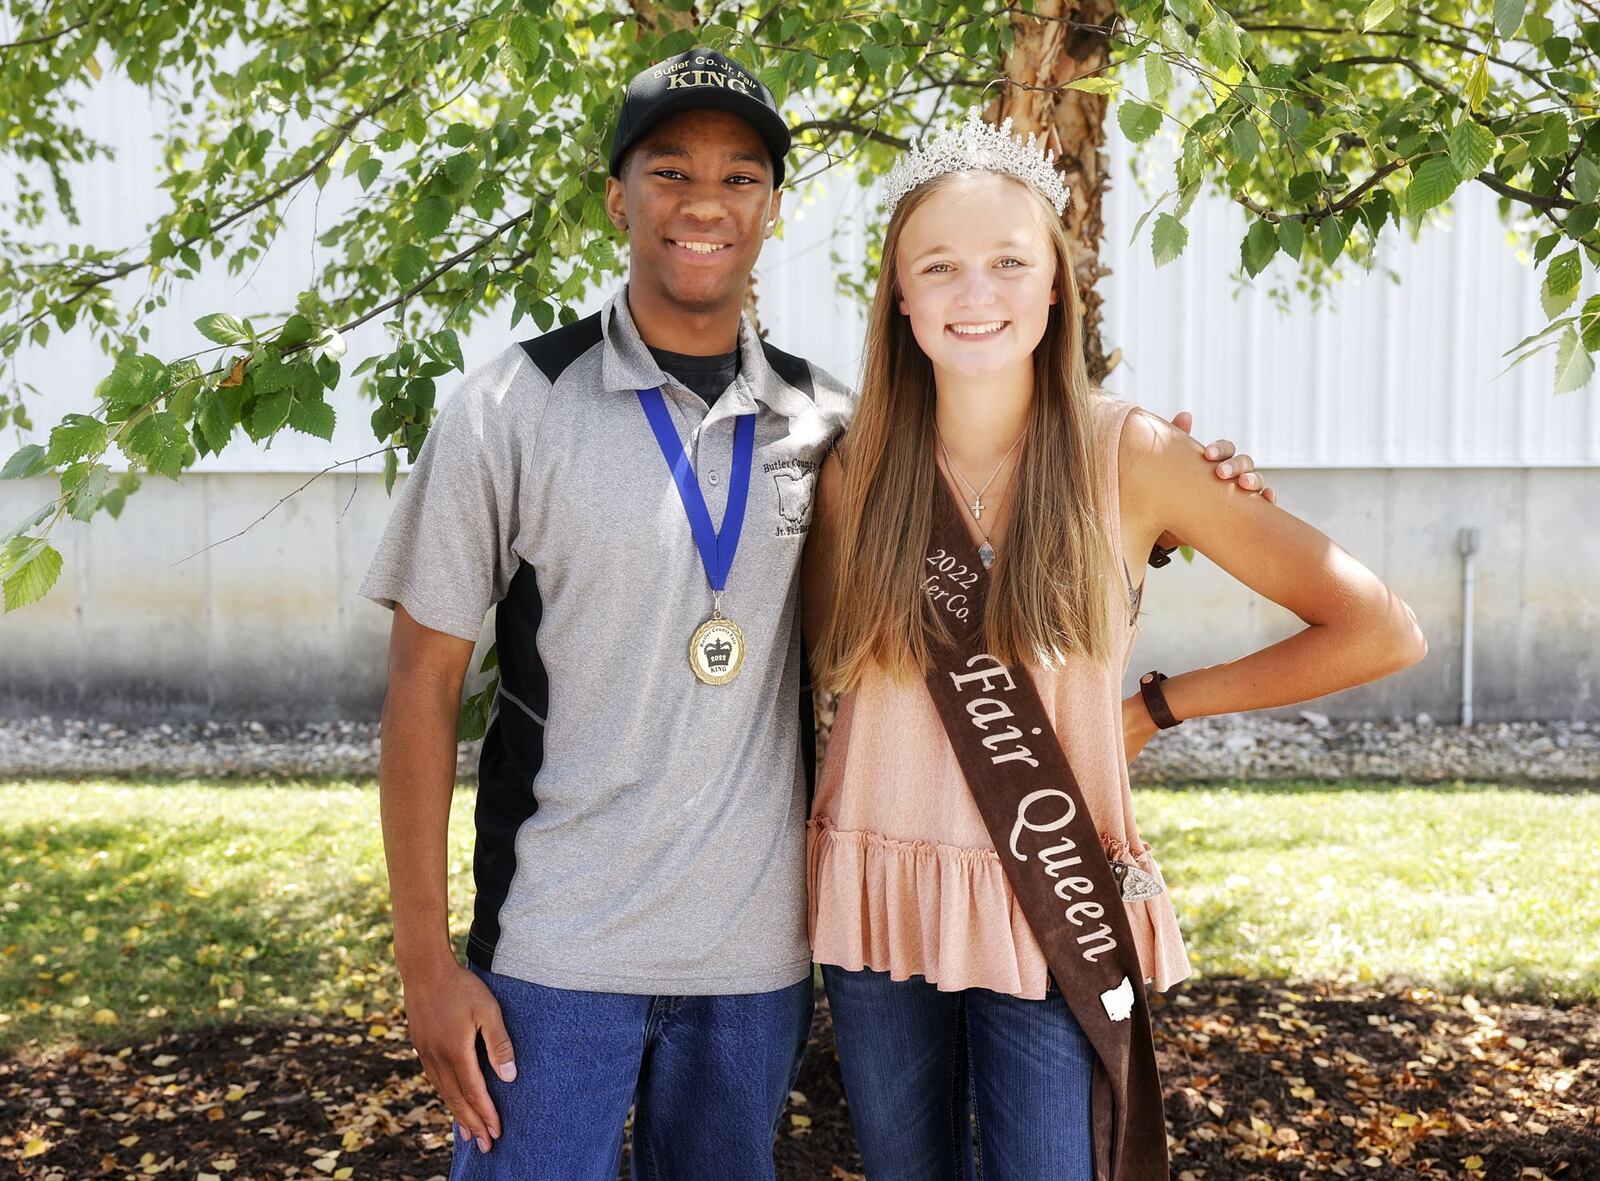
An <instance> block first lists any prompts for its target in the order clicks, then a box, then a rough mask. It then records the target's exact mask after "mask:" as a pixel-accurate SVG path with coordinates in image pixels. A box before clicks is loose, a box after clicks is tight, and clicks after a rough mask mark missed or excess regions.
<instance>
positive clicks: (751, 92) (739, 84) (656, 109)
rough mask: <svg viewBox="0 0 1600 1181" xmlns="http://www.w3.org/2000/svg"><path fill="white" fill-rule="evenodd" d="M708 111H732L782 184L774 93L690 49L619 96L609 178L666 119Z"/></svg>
mask: <svg viewBox="0 0 1600 1181" xmlns="http://www.w3.org/2000/svg"><path fill="white" fill-rule="evenodd" d="M706 107H709V108H711V109H713V110H718V111H730V112H732V113H733V114H735V115H738V116H739V117H740V118H741V119H743V120H744V121H745V122H747V123H749V124H750V125H751V126H752V127H754V128H755V129H756V132H757V134H759V135H760V136H761V139H762V141H763V142H764V143H765V144H766V145H767V150H768V151H769V152H771V153H772V183H773V185H774V186H777V185H779V184H782V183H783V158H784V157H785V156H787V155H788V154H789V127H788V125H787V124H786V123H784V121H783V116H782V115H780V114H778V104H777V102H776V101H775V100H774V99H773V97H772V91H770V90H768V89H767V88H766V86H765V85H763V84H762V81H761V79H759V78H757V77H756V76H755V75H754V74H752V73H751V72H750V71H749V70H747V69H745V68H744V67H743V66H741V65H740V64H739V63H738V62H736V61H731V60H729V59H728V58H726V57H723V56H722V54H720V53H718V52H717V51H716V50H714V49H690V50H686V51H685V52H683V53H680V54H678V56H677V57H669V58H668V59H667V60H666V61H664V62H658V63H657V64H656V65H653V66H651V67H649V68H648V69H645V70H641V71H639V73H637V74H635V75H634V78H633V81H632V82H629V83H628V89H627V91H626V93H624V94H623V96H622V110H621V111H619V112H618V113H617V128H616V131H615V132H614V133H613V134H612V137H611V175H612V176H617V175H619V171H618V170H619V169H620V168H621V166H622V157H623V156H624V155H626V154H627V151H628V149H629V148H631V147H632V146H633V145H634V144H636V143H638V142H639V140H640V139H642V138H643V137H644V135H645V133H646V132H648V131H649V130H650V129H651V128H652V127H654V126H655V125H656V124H657V123H659V122H661V120H663V119H665V118H666V117H667V116H668V115H675V114H677V113H678V112H679V111H690V110H695V109H698V108H706Z"/></svg>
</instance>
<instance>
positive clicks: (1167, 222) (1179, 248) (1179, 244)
mask: <svg viewBox="0 0 1600 1181" xmlns="http://www.w3.org/2000/svg"><path fill="white" fill-rule="evenodd" d="M1188 244H1189V230H1188V227H1187V226H1185V225H1184V224H1183V223H1182V222H1181V221H1179V220H1178V219H1177V218H1175V217H1173V216H1172V214H1170V213H1163V214H1161V215H1160V216H1159V217H1157V218H1156V223H1155V225H1154V226H1152V227H1151V229H1150V254H1151V257H1152V258H1153V259H1154V260H1155V264H1156V266H1158V267H1164V266H1166V265H1167V264H1168V263H1169V262H1171V261H1172V260H1173V259H1175V258H1177V257H1178V256H1179V255H1180V254H1182V253H1183V248H1184V247H1185V246H1187V245H1188Z"/></svg>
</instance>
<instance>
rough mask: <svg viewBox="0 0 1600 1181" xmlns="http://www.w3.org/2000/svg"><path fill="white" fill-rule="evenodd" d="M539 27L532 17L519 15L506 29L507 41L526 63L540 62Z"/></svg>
mask: <svg viewBox="0 0 1600 1181" xmlns="http://www.w3.org/2000/svg"><path fill="white" fill-rule="evenodd" d="M539 40H540V38H539V26H538V24H537V23H536V22H535V21H534V19H533V18H532V17H530V16H524V15H522V14H521V13H518V14H517V15H516V16H513V17H512V18H511V22H510V24H509V25H508V26H507V28H506V41H507V43H508V44H509V45H510V46H511V48H512V49H513V50H514V51H515V52H516V55H517V56H518V57H519V58H521V59H522V60H523V62H524V63H531V62H535V61H538V60H539Z"/></svg>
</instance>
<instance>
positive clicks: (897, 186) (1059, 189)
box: [883, 107, 1068, 213]
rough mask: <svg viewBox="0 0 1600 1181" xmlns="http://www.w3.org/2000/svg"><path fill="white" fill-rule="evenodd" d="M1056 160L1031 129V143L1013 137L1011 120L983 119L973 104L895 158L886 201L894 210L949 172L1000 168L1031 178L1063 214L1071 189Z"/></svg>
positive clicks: (887, 178)
mask: <svg viewBox="0 0 1600 1181" xmlns="http://www.w3.org/2000/svg"><path fill="white" fill-rule="evenodd" d="M1055 159H1056V154H1055V153H1054V152H1053V151H1052V152H1047V151H1045V150H1044V145H1043V144H1041V143H1040V142H1039V137H1038V135H1036V134H1034V133H1032V132H1029V134H1028V138H1027V140H1026V141H1024V140H1023V139H1022V138H1021V137H1020V136H1015V135H1012V134H1011V120H1010V118H1007V119H1006V121H1005V122H1004V123H1002V124H1000V126H999V127H996V126H995V125H994V124H992V123H985V122H984V121H983V119H982V117H981V116H980V115H979V114H978V108H977V107H969V108H967V117H966V119H965V120H964V121H963V122H961V123H956V124H952V125H951V126H949V127H947V128H945V129H944V130H943V131H941V132H940V133H939V134H938V135H936V136H934V137H933V138H932V139H923V140H920V141H918V142H917V143H915V144H913V145H912V146H911V149H910V150H909V151H907V152H906V153H905V155H903V156H901V157H900V159H899V160H898V161H896V162H895V166H894V167H893V168H891V169H890V170H889V174H888V175H887V176H886V177H884V182H883V187H884V203H885V205H886V206H887V208H888V211H889V212H890V213H893V212H894V207H895V206H896V205H898V204H900V201H901V200H902V198H904V197H905V195H906V194H907V193H909V192H910V191H911V190H912V189H914V188H916V187H917V186H918V185H920V184H924V183H926V182H927V181H930V180H932V179H933V178H934V177H936V176H942V175H944V174H945V173H946V172H966V171H978V172H1000V173H1004V174H1005V175H1006V176H1014V177H1016V178H1017V179H1018V180H1023V181H1027V182H1028V183H1029V184H1030V185H1032V186H1033V187H1034V188H1036V189H1038V190H1039V192H1041V193H1043V194H1044V197H1045V200H1047V201H1049V202H1050V204H1052V205H1054V206H1055V207H1056V212H1057V213H1060V212H1061V211H1062V210H1064V209H1065V208H1066V207H1067V197H1068V189H1067V185H1066V182H1065V181H1063V180H1062V179H1061V174H1060V173H1059V172H1057V171H1056V165H1055Z"/></svg>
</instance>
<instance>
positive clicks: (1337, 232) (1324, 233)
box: [1317, 217, 1345, 266]
mask: <svg viewBox="0 0 1600 1181" xmlns="http://www.w3.org/2000/svg"><path fill="white" fill-rule="evenodd" d="M1344 239H1345V227H1344V223H1343V222H1341V221H1340V220H1339V219H1338V218H1337V217H1325V218H1323V219H1322V224H1321V225H1320V226H1318V227H1317V244H1318V246H1320V247H1321V250H1322V261H1323V262H1325V263H1326V264H1327V265H1329V266H1332V265H1333V263H1334V261H1335V260H1336V259H1337V258H1338V257H1339V255H1340V253H1341V252H1342V251H1343V250H1344Z"/></svg>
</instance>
